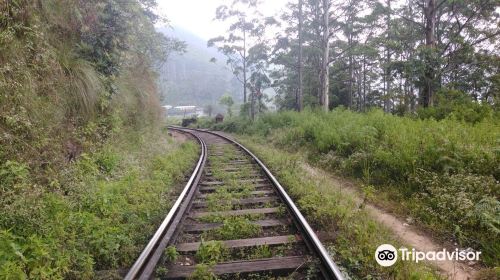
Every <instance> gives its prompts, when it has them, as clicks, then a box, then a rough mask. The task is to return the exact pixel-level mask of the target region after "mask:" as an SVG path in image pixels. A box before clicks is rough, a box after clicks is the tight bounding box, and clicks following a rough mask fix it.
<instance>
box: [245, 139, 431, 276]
mask: <svg viewBox="0 0 500 280" xmlns="http://www.w3.org/2000/svg"><path fill="white" fill-rule="evenodd" d="M238 140H240V141H241V142H242V144H244V145H245V146H246V147H248V148H249V149H251V150H252V152H255V153H256V155H257V156H258V157H260V158H261V159H262V160H263V161H264V162H265V163H266V165H268V167H269V168H271V170H272V171H273V173H274V174H275V175H276V176H277V177H278V180H279V181H280V183H282V185H283V186H284V187H285V188H286V190H287V192H288V194H289V195H290V196H291V197H292V198H293V199H294V201H295V202H296V204H297V206H298V207H299V208H300V209H301V211H302V213H303V214H304V215H305V216H306V218H307V220H308V221H309V222H310V223H311V225H312V226H313V227H314V228H315V229H317V230H320V231H328V232H329V233H330V234H331V235H332V237H333V238H331V240H330V241H327V242H326V246H327V248H328V250H329V252H330V254H331V255H332V256H333V258H334V259H335V260H336V261H337V263H338V264H339V265H340V266H341V267H342V268H343V269H344V270H345V271H347V272H348V273H349V275H350V276H351V278H352V279H368V278H367V277H370V278H369V279H440V276H439V275H438V274H437V273H436V272H435V271H434V270H433V269H431V268H430V267H426V266H425V265H423V264H419V265H416V264H413V263H409V262H397V263H396V265H394V266H393V267H390V268H382V267H381V266H379V265H378V264H377V263H376V262H375V259H374V257H373V254H374V252H375V249H376V248H377V247H378V246H379V245H380V244H384V243H390V244H397V245H403V244H401V243H399V242H398V241H397V240H395V239H394V238H393V237H392V236H391V234H390V232H389V230H388V229H386V228H384V227H382V226H381V225H379V224H377V223H376V222H374V221H373V220H371V219H370V217H369V216H368V213H367V212H366V211H365V210H364V209H362V208H359V207H358V206H357V204H356V203H355V202H354V198H353V197H352V196H350V195H349V194H346V193H345V192H343V193H340V192H339V191H338V190H335V189H332V188H329V187H328V185H327V184H326V183H325V182H324V181H323V179H320V178H317V177H314V176H312V175H310V174H309V173H307V172H306V171H305V170H303V169H302V168H301V164H300V160H299V157H298V156H295V155H292V154H289V153H286V152H283V151H279V150H277V149H274V148H272V147H269V146H268V145H265V144H263V143H258V142H257V141H255V138H253V139H252V138H250V137H243V136H242V137H238Z"/></svg>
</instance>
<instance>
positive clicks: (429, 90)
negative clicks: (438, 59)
mask: <svg viewBox="0 0 500 280" xmlns="http://www.w3.org/2000/svg"><path fill="white" fill-rule="evenodd" d="M424 14H425V45H426V47H427V51H428V53H427V61H426V67H425V73H424V90H423V93H422V94H423V96H422V103H423V104H422V105H423V106H424V107H429V106H432V103H433V99H434V79H435V69H434V66H433V65H432V64H433V63H434V62H433V61H432V59H431V57H432V52H433V51H434V47H435V44H436V38H435V34H434V31H435V27H436V0H427V5H426V6H425V7H424Z"/></svg>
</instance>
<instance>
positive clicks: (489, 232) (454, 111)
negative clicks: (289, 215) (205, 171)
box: [0, 0, 500, 280]
mask: <svg viewBox="0 0 500 280" xmlns="http://www.w3.org/2000/svg"><path fill="white" fill-rule="evenodd" d="M185 1H187V2H189V3H192V1H191V0H185ZM190 1H191V2H190ZM267 1H271V0H265V1H260V0H220V1H214V3H215V2H217V3H218V7H217V8H216V9H213V10H206V11H204V13H206V14H207V17H210V19H213V20H214V22H217V23H218V24H220V26H223V27H224V28H225V31H220V32H219V33H220V34H218V35H217V36H214V37H212V38H211V39H209V40H206V42H205V40H203V39H200V37H199V33H198V34H195V33H191V30H189V31H188V30H184V29H183V27H182V26H179V27H175V26H177V25H176V22H174V21H170V20H169V19H168V18H167V16H165V15H164V14H162V13H161V12H160V11H161V7H163V8H166V10H167V11H168V10H169V9H170V8H172V9H174V8H175V6H176V5H177V4H178V3H179V2H176V1H171V2H169V3H167V2H163V1H156V0H126V1H123V0H92V1H81V0H43V1H41V0H40V1H31V0H0V279H122V278H123V277H124V275H125V274H126V272H127V270H128V269H129V268H130V267H131V266H132V265H133V263H134V261H135V260H136V258H137V257H138V256H139V254H140V253H141V252H142V250H143V249H144V247H145V245H146V244H147V242H148V240H149V238H151V236H152V235H153V233H154V231H155V230H156V229H157V228H158V226H159V225H160V223H161V222H162V220H163V219H164V217H165V215H166V214H167V212H168V211H169V209H170V208H171V207H172V205H174V202H175V201H176V199H177V197H178V195H179V193H180V186H182V185H183V184H185V183H186V182H185V181H186V180H187V179H186V178H189V175H190V172H192V169H193V166H195V165H196V162H197V159H198V156H199V154H200V149H199V146H198V144H197V142H196V141H189V137H188V138H186V139H185V138H183V137H176V136H175V133H174V134H172V131H170V130H169V131H167V129H166V126H167V124H172V123H177V122H179V120H178V119H172V118H169V117H168V116H167V112H166V111H165V109H164V108H163V107H162V106H165V105H196V106H200V107H204V108H205V111H206V112H210V113H209V114H207V115H212V113H214V115H215V113H222V114H223V115H224V120H223V121H215V119H214V118H213V117H212V116H210V117H202V118H198V119H197V122H195V123H193V124H191V125H190V126H191V127H192V128H208V129H211V130H217V131H223V132H224V133H226V135H231V137H234V138H235V139H237V140H238V141H240V142H241V143H243V144H244V145H245V146H246V147H248V148H249V149H250V150H252V152H254V153H255V154H256V155H257V156H258V157H259V158H261V159H262V160H263V161H265V162H266V164H268V165H269V168H270V170H271V171H272V172H273V173H274V174H275V175H276V177H277V178H278V179H279V180H280V182H282V184H283V186H284V188H285V189H286V191H287V192H289V194H290V196H291V197H292V199H293V200H295V201H296V203H297V206H298V208H299V209H300V211H302V212H303V213H304V215H305V217H306V218H307V219H308V220H309V221H310V223H311V225H312V226H313V227H314V230H315V231H316V232H318V234H319V233H322V234H323V235H321V236H320V237H321V238H320V239H322V241H323V240H324V243H325V246H326V248H327V249H328V253H329V254H330V257H331V258H332V259H333V260H334V261H335V262H336V263H337V264H338V265H339V267H341V269H342V272H343V273H345V275H346V279H445V278H449V279H461V278H452V277H447V276H449V275H448V274H447V272H449V271H447V270H446V268H443V267H441V266H440V265H439V264H436V263H427V262H424V263H419V264H413V263H402V262H400V263H398V264H397V265H395V266H393V267H391V268H384V267H381V266H379V265H378V264H377V263H376V262H375V261H374V258H373V253H374V252H375V249H376V248H377V246H378V245H380V244H383V243H388V242H392V243H393V244H397V245H400V246H407V245H408V244H409V245H412V243H411V242H412V241H413V240H408V239H404V238H402V237H404V236H402V235H398V234H397V233H395V232H393V231H391V229H390V228H389V227H388V226H387V224H384V223H382V221H381V220H378V219H377V217H374V216H373V215H372V214H373V210H370V209H374V208H375V209H379V210H381V211H383V213H384V214H386V215H388V216H391V217H394V219H396V220H397V219H400V220H403V221H404V224H403V222H402V223H401V224H402V226H404V227H408V228H412V229H413V228H416V229H418V232H420V233H422V235H423V236H425V237H429V240H432V241H433V242H435V244H438V245H442V247H447V248H451V247H453V248H455V247H456V248H460V250H469V249H470V250H478V251H481V252H482V255H481V260H480V261H478V262H477V263H472V264H470V263H466V264H463V263H462V264H461V265H462V266H466V267H467V268H470V269H471V270H472V271H473V272H471V274H470V275H473V277H470V278H467V279H481V280H482V279H500V270H499V259H500V257H499V256H500V201H499V197H500V183H499V182H500V71H499V68H500V53H499V50H500V2H499V1H498V0H470V1H469V0H467V1H466V0H397V1H396V0H346V1H339V0H283V1H282V2H283V5H282V7H281V8H280V9H279V10H277V11H276V12H274V14H270V13H269V11H266V10H265V8H263V7H266V6H265V5H264V4H265V2H267ZM272 1H274V0H272ZM276 1H277V0H276ZM174 2H175V3H174ZM207 3H208V1H207ZM219 4H220V5H219ZM193 5H196V3H195V4H193ZM193 9H194V6H193ZM185 12H186V14H187V15H189V12H190V11H185ZM167 15H168V12H167ZM196 20H201V19H196V18H194V19H193V21H196ZM172 26H174V28H172ZM208 28H211V26H210V27H208ZM213 30H217V29H216V28H215V27H214V28H213ZM274 108H275V109H274ZM179 123H180V122H179ZM247 171H248V170H247ZM322 174H323V175H322ZM324 174H326V175H324ZM216 175H219V176H220V178H225V177H224V174H216ZM226 177H227V176H226ZM344 185H348V186H349V187H347V188H344ZM338 189H340V191H339V190H338ZM345 189H352V190H353V191H352V193H351V192H346V191H345ZM370 211H371V212H370ZM232 230H234V231H235V232H236V233H238V232H237V231H238V230H240V231H242V230H244V229H242V228H241V225H240V228H238V227H236V229H232ZM325 232H326V234H325ZM325 235H326V236H327V238H326V239H325V238H324V236H325ZM202 243H203V240H202ZM433 244H434V243H433ZM168 248H170V249H168ZM168 248H167V249H166V251H165V252H164V258H167V259H168V258H170V257H172V256H173V258H175V257H177V255H178V252H176V251H175V250H173V251H172V247H168ZM208 249H210V248H208ZM208 249H207V250H208ZM211 249H213V250H215V249H217V248H215V249H214V248H211ZM218 249H221V248H218ZM260 249H261V250H262V251H265V249H266V247H262V248H260ZM169 250H170V251H169ZM266 250H267V249H266ZM261 253H262V252H261ZM264 253H265V254H264ZM264 253H262V255H266V254H267V255H269V252H264ZM208 254H209V255H216V254H215V253H214V252H208ZM204 265H205V266H204ZM207 265H208V266H207ZM209 265H214V264H213V263H206V264H205V263H203V264H202V266H200V267H201V268H202V269H207V267H209ZM462 266H461V267H462ZM461 267H460V269H461ZM454 269H455V267H453V270H454ZM443 271H444V272H443ZM167 272H168V271H165V270H163V271H161V270H157V271H156V273H157V274H156V275H155V277H158V278H162V277H163V276H164V275H163V274H165V273H167ZM202 272H203V271H202ZM205 272H206V271H205ZM467 273H468V272H467ZM470 275H469V274H467V276H470ZM189 279H218V278H216V277H215V276H214V275H212V274H211V273H206V274H200V275H198V276H196V275H194V276H192V277H191V278H189ZM238 279H240V278H238ZM241 279H245V278H241ZM258 279H260V278H258ZM262 279H264V278H262ZM265 279H275V278H265ZM276 279H278V278H276ZM279 279H281V278H279ZM307 279H309V278H307ZM463 279H466V278H463Z"/></svg>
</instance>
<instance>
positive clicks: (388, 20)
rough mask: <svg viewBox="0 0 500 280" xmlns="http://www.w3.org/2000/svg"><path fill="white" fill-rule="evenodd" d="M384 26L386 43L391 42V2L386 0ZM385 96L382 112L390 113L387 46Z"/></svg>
mask: <svg viewBox="0 0 500 280" xmlns="http://www.w3.org/2000/svg"><path fill="white" fill-rule="evenodd" d="M386 25H387V41H388V43H389V42H390V40H391V0H387V17H386ZM385 52H386V53H385V73H384V76H385V96H384V111H386V112H390V111H391V102H390V98H391V95H392V91H391V88H392V83H391V82H392V81H391V69H390V64H391V50H390V49H389V47H388V46H387V47H386V49H385Z"/></svg>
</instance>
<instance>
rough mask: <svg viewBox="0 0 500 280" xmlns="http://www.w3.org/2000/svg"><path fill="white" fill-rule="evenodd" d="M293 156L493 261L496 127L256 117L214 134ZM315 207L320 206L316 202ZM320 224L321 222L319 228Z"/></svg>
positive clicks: (499, 214)
mask: <svg viewBox="0 0 500 280" xmlns="http://www.w3.org/2000/svg"><path fill="white" fill-rule="evenodd" d="M215 128H216V129H222V130H225V131H229V132H236V133H240V134H245V135H251V136H253V137H254V139H255V140H256V141H260V142H262V143H266V144H269V145H270V146H272V147H277V148H280V149H284V150H286V151H292V152H299V153H301V154H303V155H305V157H306V158H307V159H308V161H309V162H310V163H312V164H314V165H316V166H320V167H322V168H323V169H325V170H326V171H328V172H332V173H336V174H339V175H341V176H351V177H356V178H359V179H361V180H362V182H363V184H364V185H365V189H366V190H371V191H370V193H372V194H374V193H377V194H376V195H372V196H371V197H373V198H374V199H375V200H376V199H377V197H382V198H389V199H391V200H392V201H395V202H396V203H397V204H399V205H400V206H399V207H396V208H397V209H396V210H397V211H400V213H401V214H404V215H411V216H412V217H413V218H415V219H416V221H417V222H418V223H419V224H421V225H423V226H424V227H426V228H428V229H429V230H431V231H433V232H434V233H436V234H437V235H439V236H441V237H443V238H447V239H449V238H454V239H455V240H456V241H457V242H458V243H459V245H460V246H472V247H474V248H476V249H478V250H481V251H482V252H483V261H484V262H485V263H486V264H488V265H491V266H498V257H497V256H498V255H499V254H500V243H498V239H499V238H500V202H499V201H498V197H499V196H500V184H499V180H500V149H499V147H500V122H498V121H494V120H492V119H485V120H483V121H481V122H477V123H475V124H470V123H465V122H459V121H456V120H453V119H444V120H441V121H435V120H432V119H425V120H420V119H413V118H410V117H397V116H393V115H389V114H384V113H383V112H381V111H372V112H369V113H366V114H361V113H355V112H350V111H346V110H341V109H337V110H334V111H332V112H329V113H324V112H312V111H305V112H302V113H300V114H299V113H296V112H283V113H277V114H268V115H264V116H262V117H261V118H260V119H258V120H257V121H256V122H254V123H251V122H249V121H248V120H244V119H233V120H228V121H226V122H225V123H223V124H218V125H216V126H215ZM315 199H318V200H322V199H323V198H322V197H320V196H318V197H317V198H315ZM319 223H321V221H319Z"/></svg>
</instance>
